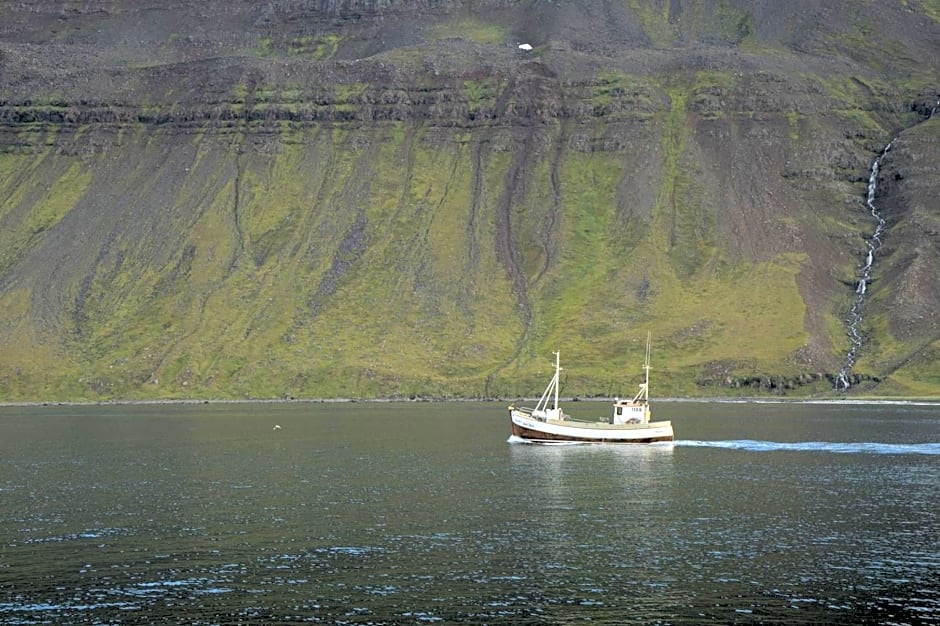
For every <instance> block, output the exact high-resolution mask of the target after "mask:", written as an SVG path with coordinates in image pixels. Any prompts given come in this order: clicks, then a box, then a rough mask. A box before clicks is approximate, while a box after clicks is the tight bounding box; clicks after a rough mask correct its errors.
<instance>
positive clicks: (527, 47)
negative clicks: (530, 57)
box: [519, 43, 532, 52]
mask: <svg viewBox="0 0 940 626" xmlns="http://www.w3.org/2000/svg"><path fill="white" fill-rule="evenodd" d="M519 49H520V50H525V51H526V52H528V51H529V50H531V49H532V46H530V45H529V44H527V43H521V44H519Z"/></svg>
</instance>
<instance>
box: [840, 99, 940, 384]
mask: <svg viewBox="0 0 940 626" xmlns="http://www.w3.org/2000/svg"><path fill="white" fill-rule="evenodd" d="M938 110H940V99H938V100H937V103H936V104H935V105H934V106H933V108H932V109H931V110H930V113H929V114H928V115H927V117H926V119H928V120H929V119H931V118H932V117H933V116H934V115H936V114H937V111H938ZM893 144H894V140H893V139H892V140H891V141H890V142H889V143H888V145H887V146H885V149H884V150H882V152H881V154H880V155H878V157H877V158H876V159H875V161H874V163H872V166H871V176H869V177H868V195H867V196H866V199H865V205H866V206H867V207H868V210H869V212H870V213H871V216H872V217H873V218H874V220H875V231H874V232H873V233H872V236H871V238H870V239H869V240H868V241H867V246H868V252H867V253H866V255H865V263H864V265H862V267H861V269H860V270H859V276H858V282H857V283H856V284H855V301H854V302H853V303H852V308H851V309H849V318H848V320H847V331H846V333H847V334H848V336H849V340H850V342H851V344H852V346H851V348H849V351H848V353H847V354H846V355H845V365H843V366H842V369H841V370H839V374H838V376H836V389H842V390H845V389H848V388H849V387H851V384H850V383H849V375H850V374H851V372H852V367H853V366H854V365H855V360H856V359H857V358H858V351H859V348H861V347H862V334H861V331H860V330H859V327H860V326H861V324H862V305H863V304H865V292H866V291H867V290H868V283H870V282H871V275H872V265H873V263H874V262H875V253H876V252H878V250H879V248H881V245H882V240H881V238H882V236H883V235H884V233H885V229H886V228H887V226H888V222H887V221H885V219H884V218H883V217H882V216H881V213H880V212H879V211H878V207H876V206H875V192H876V191H877V189H878V172H879V171H880V170H881V164H882V162H883V161H884V158H885V156H886V155H887V154H888V151H889V150H891V146H892V145H893Z"/></svg>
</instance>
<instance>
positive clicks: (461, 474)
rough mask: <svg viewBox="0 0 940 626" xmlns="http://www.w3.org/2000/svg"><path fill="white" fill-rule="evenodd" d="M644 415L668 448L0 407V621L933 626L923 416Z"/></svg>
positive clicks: (936, 577)
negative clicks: (662, 427)
mask: <svg viewBox="0 0 940 626" xmlns="http://www.w3.org/2000/svg"><path fill="white" fill-rule="evenodd" d="M568 408H569V412H572V413H574V414H576V415H578V414H593V413H596V414H598V415H600V414H603V413H606V411H607V408H606V406H604V405H599V404H589V403H577V404H571V405H569V407H568ZM656 417H657V419H672V420H673V424H674V427H675V429H676V435H677V438H678V440H677V441H676V442H675V444H673V445H651V446H642V445H641V446H611V445H600V446H534V445H525V444H511V443H508V442H507V439H508V436H509V420H508V414H507V412H506V410H505V406H503V405H497V404H476V403H460V404H281V405H277V404H210V405H188V406H181V405H173V406H154V405H148V406H124V407H114V406H110V407H58V406H49V407H31V408H17V407H6V408H0V624H168V623H174V624H175V623H187V624H189V623H192V624H268V623H289V624H295V623H308V622H309V623H330V624H339V623H345V624H409V623H412V624H424V623H455V622H462V623H473V624H477V623H489V624H568V623H575V622H593V623H602V624H630V623H636V624H699V623H701V624H705V623H709V624H715V623H721V624H730V623H737V624H757V623H762V624H940V518H938V514H937V510H938V502H940V496H938V494H940V407H938V406H933V407H932V406H918V405H888V404H882V405H831V404H827V405H813V404H810V405H781V404H702V403H658V404H657V405H656ZM275 425H279V426H280V427H281V428H279V429H275Z"/></svg>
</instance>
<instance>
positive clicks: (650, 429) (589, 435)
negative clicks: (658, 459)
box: [509, 409, 675, 443]
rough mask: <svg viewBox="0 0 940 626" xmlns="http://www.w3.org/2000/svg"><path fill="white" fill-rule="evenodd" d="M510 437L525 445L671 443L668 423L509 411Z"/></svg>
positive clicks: (670, 423)
mask: <svg viewBox="0 0 940 626" xmlns="http://www.w3.org/2000/svg"><path fill="white" fill-rule="evenodd" d="M509 415H510V419H511V421H512V434H513V435H515V436H516V437H519V438H521V439H524V440H526V441H529V442H536V443H554V442H562V441H570V442H579V443H653V442H656V441H673V440H674V439H675V435H674V434H673V431H672V422H669V421H665V422H648V423H645V424H608V423H606V422H582V421H577V420H570V419H566V420H556V419H545V420H543V419H538V418H535V417H532V416H531V415H530V414H529V413H526V412H525V411H520V410H519V409H510V411H509Z"/></svg>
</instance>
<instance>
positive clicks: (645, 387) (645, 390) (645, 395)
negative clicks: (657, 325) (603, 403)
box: [633, 332, 651, 402]
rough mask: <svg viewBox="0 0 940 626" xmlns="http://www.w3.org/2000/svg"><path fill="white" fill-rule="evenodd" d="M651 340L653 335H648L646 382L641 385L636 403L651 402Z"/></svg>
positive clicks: (645, 368) (634, 399) (644, 367)
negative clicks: (641, 401)
mask: <svg viewBox="0 0 940 626" xmlns="http://www.w3.org/2000/svg"><path fill="white" fill-rule="evenodd" d="M650 338H651V333H650V332H647V333H646V360H645V361H644V362H643V370H644V371H645V372H646V380H645V382H642V383H640V390H639V391H638V392H637V394H636V395H635V396H634V397H633V401H634V402H639V401H640V400H643V401H644V402H646V401H648V400H649V397H650Z"/></svg>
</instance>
